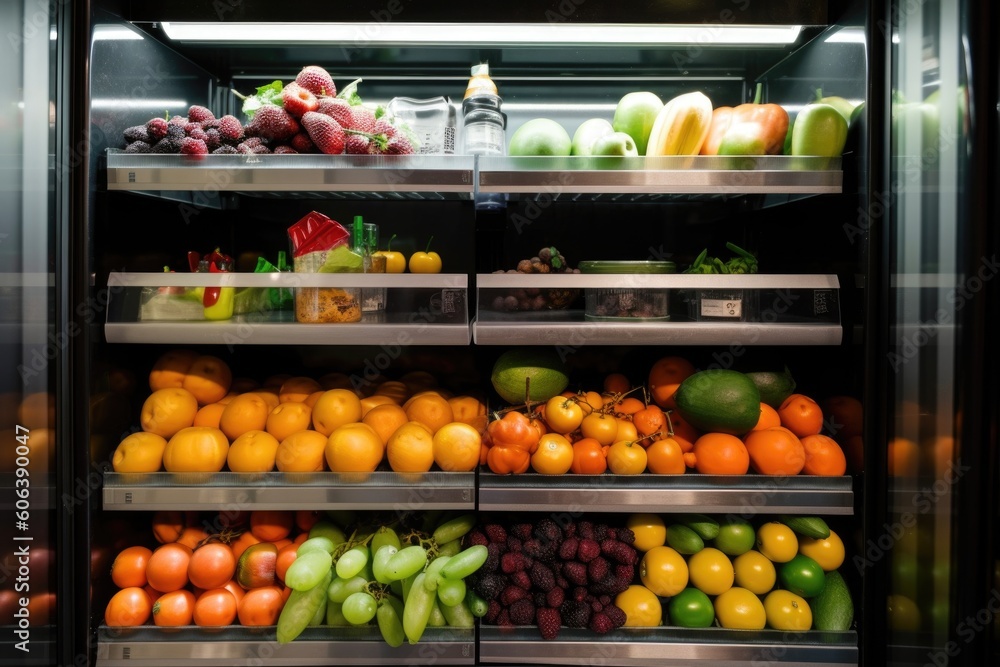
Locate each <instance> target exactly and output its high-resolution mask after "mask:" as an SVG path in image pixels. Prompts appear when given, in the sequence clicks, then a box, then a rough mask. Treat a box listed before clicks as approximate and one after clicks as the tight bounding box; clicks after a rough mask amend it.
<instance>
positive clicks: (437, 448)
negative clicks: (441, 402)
mask: <svg viewBox="0 0 1000 667" xmlns="http://www.w3.org/2000/svg"><path fill="white" fill-rule="evenodd" d="M482 442H483V439H482V437H481V436H480V435H479V431H478V430H477V429H476V427H475V426H472V425H470V424H465V423H463V422H459V421H454V422H451V423H450V424H445V425H444V426H442V427H441V428H439V429H438V432H437V433H435V434H434V438H433V445H434V463H436V464H437V465H438V467H439V468H441V470H444V471H446V472H469V471H471V470H475V469H476V466H477V465H479V448H480V446H481V445H482ZM567 444H569V443H567ZM536 453H537V452H536Z"/></svg>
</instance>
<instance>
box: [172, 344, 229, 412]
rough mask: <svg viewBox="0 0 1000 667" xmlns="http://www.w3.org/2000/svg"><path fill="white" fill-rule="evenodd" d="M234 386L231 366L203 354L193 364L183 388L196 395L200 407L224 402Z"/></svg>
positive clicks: (185, 377)
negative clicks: (224, 398) (223, 399)
mask: <svg viewBox="0 0 1000 667" xmlns="http://www.w3.org/2000/svg"><path fill="white" fill-rule="evenodd" d="M232 384H233V373H232V371H231V370H229V365H228V364H226V362H225V361H223V360H222V359H219V358H218V357H213V356H211V355H209V354H203V355H202V356H200V357H198V358H197V359H195V360H194V363H193V364H191V367H190V368H189V369H188V372H187V375H185V376H184V384H183V385H182V386H183V387H184V388H185V389H187V390H188V391H190V392H191V393H192V394H194V397H195V398H197V399H198V403H199V404H200V405H207V404H209V403H215V402H216V401H219V400H222V398H223V397H224V396H225V395H226V394H227V393H228V392H229V387H230V386H231V385H232Z"/></svg>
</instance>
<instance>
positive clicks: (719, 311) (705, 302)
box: [701, 299, 743, 317]
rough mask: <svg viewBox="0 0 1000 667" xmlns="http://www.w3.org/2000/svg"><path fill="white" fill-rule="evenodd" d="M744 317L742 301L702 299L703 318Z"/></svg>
mask: <svg viewBox="0 0 1000 667" xmlns="http://www.w3.org/2000/svg"><path fill="white" fill-rule="evenodd" d="M742 315H743V300H742V299H702V300H701V316H702V317H741V316H742Z"/></svg>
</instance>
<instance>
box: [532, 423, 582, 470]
mask: <svg viewBox="0 0 1000 667" xmlns="http://www.w3.org/2000/svg"><path fill="white" fill-rule="evenodd" d="M572 465H573V445H571V444H570V442H569V440H567V439H566V438H565V436H562V435H559V434H558V433H546V434H545V435H543V436H542V437H541V439H540V440H539V441H538V449H536V450H535V453H534V454H532V455H531V469H532V470H534V471H535V472H537V473H540V474H542V475H564V474H566V473H568V472H569V469H570V467H571V466H572Z"/></svg>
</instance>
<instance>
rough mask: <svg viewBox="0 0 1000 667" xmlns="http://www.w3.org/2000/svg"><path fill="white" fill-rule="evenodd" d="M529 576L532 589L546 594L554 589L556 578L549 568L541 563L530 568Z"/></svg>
mask: <svg viewBox="0 0 1000 667" xmlns="http://www.w3.org/2000/svg"><path fill="white" fill-rule="evenodd" d="M530 576H531V583H532V584H533V585H534V587H535V588H537V589H538V590H540V591H542V592H543V593H548V592H549V591H551V590H552V589H553V588H555V585H556V576H555V575H554V574H553V573H552V570H551V569H550V568H549V567H547V566H545V565H544V564H542V563H535V564H534V565H532V566H531V572H530Z"/></svg>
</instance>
